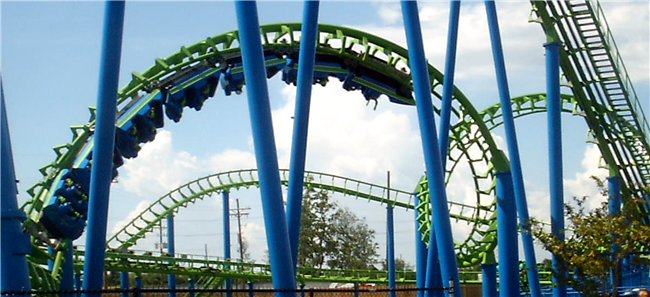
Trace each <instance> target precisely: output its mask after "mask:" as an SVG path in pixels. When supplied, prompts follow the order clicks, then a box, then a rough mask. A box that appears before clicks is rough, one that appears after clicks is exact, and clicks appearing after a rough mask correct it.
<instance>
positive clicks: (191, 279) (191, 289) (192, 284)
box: [189, 278, 196, 297]
mask: <svg viewBox="0 0 650 297" xmlns="http://www.w3.org/2000/svg"><path fill="white" fill-rule="evenodd" d="M195 285H196V284H195V283H194V279H193V278H190V284H189V291H190V297H194V296H196V294H195V293H194V286H195Z"/></svg>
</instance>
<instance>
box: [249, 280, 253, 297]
mask: <svg viewBox="0 0 650 297" xmlns="http://www.w3.org/2000/svg"><path fill="white" fill-rule="evenodd" d="M248 297H255V285H253V283H251V282H249V283H248Z"/></svg>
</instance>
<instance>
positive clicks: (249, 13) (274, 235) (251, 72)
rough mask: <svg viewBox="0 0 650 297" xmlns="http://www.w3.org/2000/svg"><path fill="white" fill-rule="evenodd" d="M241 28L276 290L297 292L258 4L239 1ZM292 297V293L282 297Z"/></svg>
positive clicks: (266, 227)
mask: <svg viewBox="0 0 650 297" xmlns="http://www.w3.org/2000/svg"><path fill="white" fill-rule="evenodd" d="M235 10H236V12H237V25H238V27H239V37H240V43H241V46H240V47H241V52H242V61H243V66H244V77H245V79H246V92H247V93H248V110H249V116H250V120H251V129H252V132H253V146H254V148H255V160H256V162H257V168H258V172H259V180H260V192H261V196H262V212H263V215H264V226H265V229H266V238H267V244H268V250H269V258H270V264H271V273H272V274H273V287H274V288H275V289H277V290H283V291H294V290H295V289H296V280H295V274H294V269H293V261H292V259H291V248H290V245H289V232H288V230H287V223H286V222H287V220H286V216H285V212H284V206H283V204H282V188H281V184H280V173H279V170H278V160H277V150H276V147H275V138H274V135H273V122H272V120H271V105H270V102H269V94H268V89H267V86H266V69H265V67H264V56H263V51H262V44H261V41H260V26H259V20H258V17H257V4H256V2H254V1H236V2H235ZM278 295H280V296H290V295H292V294H291V293H287V292H283V293H278Z"/></svg>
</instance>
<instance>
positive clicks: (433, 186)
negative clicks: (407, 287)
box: [401, 0, 463, 297]
mask: <svg viewBox="0 0 650 297" xmlns="http://www.w3.org/2000/svg"><path fill="white" fill-rule="evenodd" d="M401 6H402V15H403V18H404V29H405V31H406V41H407V44H408V49H409V66H410V68H411V75H412V77H413V88H414V90H415V98H416V100H415V105H416V107H417V112H418V123H419V125H420V136H421V138H422V148H423V152H424V161H425V165H426V169H427V178H428V183H429V192H430V196H431V210H432V217H433V219H434V220H435V221H432V224H433V228H435V235H433V234H432V235H431V236H435V237H436V243H437V247H438V258H439V259H440V270H441V275H442V280H443V282H449V283H450V284H453V288H450V290H452V289H453V292H454V294H455V295H454V296H455V297H462V296H463V292H462V290H461V288H460V282H459V275H458V263H456V253H455V250H454V240H453V236H452V234H451V222H450V221H449V208H448V205H447V194H446V192H445V182H444V177H443V168H442V160H441V158H440V147H439V146H438V137H437V135H436V127H435V122H434V120H433V104H432V102H431V85H430V80H429V72H428V71H427V70H428V67H427V61H426V58H425V55H424V46H423V44H422V29H421V28H420V18H419V16H418V6H417V2H415V1H406V0H403V1H401ZM431 248H432V247H430V249H431ZM429 263H431V261H429ZM430 268H431V267H429V265H427V270H429V269H430Z"/></svg>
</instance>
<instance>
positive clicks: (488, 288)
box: [481, 263, 519, 297]
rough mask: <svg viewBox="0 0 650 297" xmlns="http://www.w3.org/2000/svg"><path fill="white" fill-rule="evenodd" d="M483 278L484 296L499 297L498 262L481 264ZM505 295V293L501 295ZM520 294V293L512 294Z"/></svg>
mask: <svg viewBox="0 0 650 297" xmlns="http://www.w3.org/2000/svg"><path fill="white" fill-rule="evenodd" d="M481 274H482V275H481V278H482V279H481V280H482V288H483V297H497V268H496V264H494V263H489V264H481ZM501 296H504V295H501ZM511 296H519V295H511Z"/></svg>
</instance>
